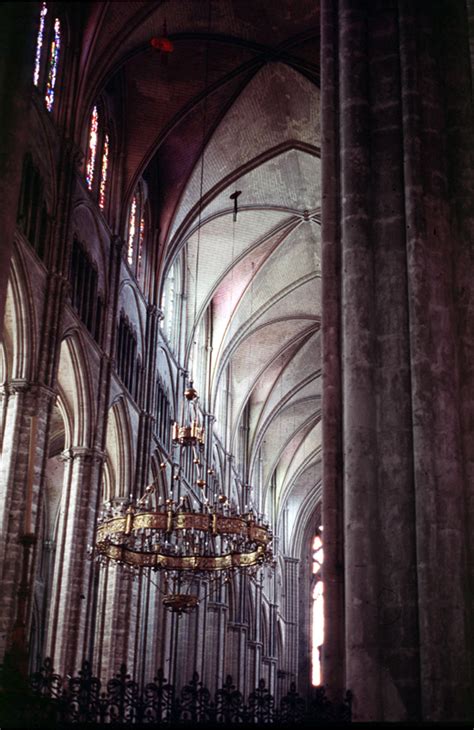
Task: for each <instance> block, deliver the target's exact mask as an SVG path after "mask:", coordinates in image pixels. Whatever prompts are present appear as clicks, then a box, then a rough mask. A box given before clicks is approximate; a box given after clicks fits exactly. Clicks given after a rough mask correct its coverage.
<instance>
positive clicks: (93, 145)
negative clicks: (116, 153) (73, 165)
mask: <svg viewBox="0 0 474 730" xmlns="http://www.w3.org/2000/svg"><path fill="white" fill-rule="evenodd" d="M98 132H99V113H98V111H97V107H96V106H95V107H94V108H93V110H92V116H91V125H90V132H89V149H88V153H87V169H86V182H87V187H88V188H89V190H92V182H93V180H94V171H95V160H96V156H97V135H98Z"/></svg>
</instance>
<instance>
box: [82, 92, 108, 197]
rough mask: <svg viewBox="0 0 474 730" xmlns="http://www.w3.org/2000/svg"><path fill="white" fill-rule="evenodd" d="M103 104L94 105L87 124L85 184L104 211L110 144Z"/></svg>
mask: <svg viewBox="0 0 474 730" xmlns="http://www.w3.org/2000/svg"><path fill="white" fill-rule="evenodd" d="M104 109H105V103H100V104H99V103H97V104H95V105H94V107H93V109H92V112H91V116H90V122H89V135H88V141H87V154H86V169H85V176H86V184H87V187H88V188H89V190H90V191H91V193H92V195H93V197H94V198H95V199H96V200H97V201H98V204H99V208H100V209H101V210H102V211H104V210H105V208H106V204H107V188H108V186H109V178H110V162H111V159H110V157H111V142H110V134H109V132H108V131H107V124H106V123H104V119H106V114H105V112H104Z"/></svg>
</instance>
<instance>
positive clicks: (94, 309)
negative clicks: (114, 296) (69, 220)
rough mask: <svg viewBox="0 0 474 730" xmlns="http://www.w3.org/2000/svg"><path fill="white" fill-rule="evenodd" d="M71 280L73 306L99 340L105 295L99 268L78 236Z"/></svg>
mask: <svg viewBox="0 0 474 730" xmlns="http://www.w3.org/2000/svg"><path fill="white" fill-rule="evenodd" d="M69 280H70V283H71V303H72V306H73V307H74V309H75V310H76V312H77V313H78V315H79V317H80V318H81V320H82V321H83V323H84V324H85V326H86V327H87V329H88V330H89V332H90V333H91V335H92V336H93V337H94V339H95V340H96V341H97V342H99V341H100V336H101V329H102V311H103V296H102V295H101V294H100V293H99V292H98V274H97V269H96V267H95V266H94V264H93V263H92V261H91V259H90V258H89V255H88V254H87V252H86V250H85V248H84V246H83V245H82V244H81V242H80V241H79V240H78V239H77V237H74V240H73V243H72V255H71V267H70V272H69Z"/></svg>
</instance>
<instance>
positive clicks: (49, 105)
mask: <svg viewBox="0 0 474 730" xmlns="http://www.w3.org/2000/svg"><path fill="white" fill-rule="evenodd" d="M60 46H61V23H60V22H59V18H56V19H55V21H54V33H53V40H52V41H51V51H50V54H49V69H48V80H47V82H46V96H45V101H46V109H47V110H48V111H49V112H50V111H52V109H53V104H54V87H55V86H56V78H57V75H58V61H59V49H60Z"/></svg>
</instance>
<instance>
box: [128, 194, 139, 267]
mask: <svg viewBox="0 0 474 730" xmlns="http://www.w3.org/2000/svg"><path fill="white" fill-rule="evenodd" d="M136 233H137V196H136V195H134V196H133V198H132V204H131V206H130V216H129V218H128V244H127V261H128V263H129V265H130V266H133V263H134V260H135V237H136Z"/></svg>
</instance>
